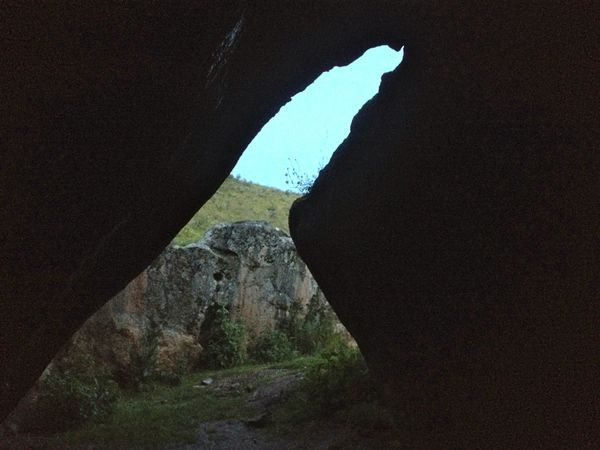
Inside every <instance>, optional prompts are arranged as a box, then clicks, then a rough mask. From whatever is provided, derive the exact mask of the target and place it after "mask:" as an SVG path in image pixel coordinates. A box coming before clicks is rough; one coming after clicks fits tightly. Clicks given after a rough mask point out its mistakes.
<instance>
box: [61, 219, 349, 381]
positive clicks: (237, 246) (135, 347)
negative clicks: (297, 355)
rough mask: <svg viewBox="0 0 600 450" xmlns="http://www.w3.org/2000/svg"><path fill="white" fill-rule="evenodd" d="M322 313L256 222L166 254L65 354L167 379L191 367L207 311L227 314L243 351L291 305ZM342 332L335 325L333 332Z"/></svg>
mask: <svg viewBox="0 0 600 450" xmlns="http://www.w3.org/2000/svg"><path fill="white" fill-rule="evenodd" d="M312 298H316V299H317V301H318V302H319V303H320V304H323V305H327V301H326V299H325V297H324V296H323V294H322V292H321V290H320V289H319V286H318V285H317V283H316V282H315V281H314V278H313V277H312V275H311V273H310V271H309V270H308V269H307V268H306V265H305V264H304V262H303V261H302V260H301V259H300V258H299V257H298V254H297V252H296V248H295V246H294V243H293V242H292V239H291V238H290V237H289V236H288V235H287V234H286V233H285V232H284V231H282V230H279V229H277V228H274V227H273V226H272V225H270V224H269V223H267V222H263V221H245V222H236V223H233V224H221V225H217V226H215V227H213V228H211V229H210V230H208V231H207V232H206V234H205V235H204V237H203V238H202V239H201V240H200V241H198V242H197V243H194V244H190V245H188V246H185V247H179V246H174V247H168V248H167V249H166V250H165V251H164V252H163V253H162V254H161V255H160V256H159V257H158V258H157V259H156V260H155V261H154V262H153V263H152V264H151V265H150V266H149V267H148V268H147V269H146V270H144V272H142V273H141V274H140V275H139V276H138V277H137V278H135V279H134V280H133V281H132V282H131V283H129V285H127V287H126V288H125V289H124V290H123V291H121V292H120V293H119V294H118V295H117V296H115V298H113V299H112V300H111V301H109V302H108V303H107V304H106V305H104V306H103V307H102V308H101V309H100V311H98V312H97V313H96V314H94V315H93V316H92V317H91V318H90V319H89V320H88V321H87V322H86V323H85V324H84V325H83V327H82V328H81V329H80V330H78V331H77V333H76V334H75V335H74V337H73V338H72V344H71V348H70V349H69V350H66V351H64V352H63V355H62V356H61V357H62V358H69V353H70V352H85V353H88V354H92V355H94V356H95V358H96V359H97V361H99V362H101V363H102V365H104V366H106V367H109V368H111V370H112V371H113V372H114V373H116V372H119V371H121V372H125V373H126V372H128V371H129V370H130V369H131V365H132V364H133V363H132V361H131V358H132V357H134V356H135V357H140V355H146V354H148V355H150V354H151V357H152V362H151V367H149V370H153V371H156V372H158V373H164V374H170V373H177V372H180V371H182V370H183V371H187V370H188V369H191V368H194V367H196V366H197V364H198V360H199V357H200V355H201V352H202V346H201V344H200V342H199V339H200V332H201V326H202V322H203V320H204V317H205V312H206V309H207V307H208V306H209V305H210V304H211V303H213V302H218V303H221V304H224V305H226V306H228V307H229V308H230V310H231V316H232V319H233V320H235V321H241V322H242V323H243V324H244V327H245V330H246V333H247V336H248V339H249V341H248V344H251V343H252V341H253V340H254V339H255V338H256V337H257V336H259V335H260V334H262V333H263V332H265V331H268V330H273V329H275V328H277V327H278V326H281V325H284V324H285V321H286V320H287V319H288V317H289V313H288V311H289V309H290V306H291V305H292V303H297V304H298V305H299V306H300V310H301V311H304V310H305V309H306V307H307V305H308V303H309V302H310V300H311V299H312ZM338 327H341V328H342V329H343V326H342V325H341V324H339V325H338Z"/></svg>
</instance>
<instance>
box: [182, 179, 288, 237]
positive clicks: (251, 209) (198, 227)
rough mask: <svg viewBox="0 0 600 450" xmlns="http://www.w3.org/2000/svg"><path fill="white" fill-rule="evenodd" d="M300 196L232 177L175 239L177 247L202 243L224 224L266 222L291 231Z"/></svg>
mask: <svg viewBox="0 0 600 450" xmlns="http://www.w3.org/2000/svg"><path fill="white" fill-rule="evenodd" d="M298 197H299V195H298V194H295V193H291V192H283V191H280V190H278V189H273V188H269V187H265V186H261V185H259V184H255V183H250V182H248V181H243V180H240V179H237V178H234V177H232V176H229V177H228V178H227V179H226V180H225V182H224V183H223V185H222V186H221V187H220V188H219V190H218V191H217V192H216V193H215V195H214V196H213V197H212V198H211V199H210V200H209V201H208V202H206V204H205V205H204V206H203V207H202V209H201V210H200V211H198V212H197V213H196V214H195V215H194V217H192V219H191V220H190V221H189V222H188V223H187V225H186V226H185V227H183V229H182V230H181V231H180V232H179V234H178V235H177V236H176V237H175V239H174V240H173V242H174V243H175V244H177V245H187V244H189V243H192V242H196V241H198V240H199V239H200V238H201V237H202V235H203V234H204V233H205V232H206V230H208V229H209V228H211V227H213V226H214V225H217V224H219V223H223V222H237V221H240V220H266V221H268V222H270V223H272V224H273V225H274V226H276V227H278V228H281V229H282V230H285V231H286V232H289V230H288V214H289V209H290V206H291V205H292V203H293V202H294V200H296V199H297V198H298Z"/></svg>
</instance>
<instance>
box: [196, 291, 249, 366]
mask: <svg viewBox="0 0 600 450" xmlns="http://www.w3.org/2000/svg"><path fill="white" fill-rule="evenodd" d="M200 343H201V344H202V347H204V351H203V352H202V363H203V364H204V366H205V367H208V368H211V369H225V368H229V367H234V366H238V365H240V364H243V363H244V362H246V333H245V328H244V325H243V324H241V323H236V322H234V321H233V320H231V314H230V311H229V310H228V309H227V307H226V306H225V305H222V304H220V303H217V302H215V303H213V304H211V305H210V306H209V307H208V308H207V310H206V317H205V318H204V321H203V322H202V326H201V329H200Z"/></svg>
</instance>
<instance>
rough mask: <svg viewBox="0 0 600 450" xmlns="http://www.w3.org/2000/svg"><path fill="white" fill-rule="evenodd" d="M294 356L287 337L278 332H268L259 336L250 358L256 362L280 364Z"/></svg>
mask: <svg viewBox="0 0 600 450" xmlns="http://www.w3.org/2000/svg"><path fill="white" fill-rule="evenodd" d="M295 355H296V352H295V351H294V347H293V345H292V342H291V341H290V339H289V338H288V335H287V334H286V333H284V332H283V331H280V330H270V331H267V332H265V333H263V334H261V335H260V336H259V338H258V339H257V341H256V343H255V345H254V347H253V348H252V349H251V352H250V356H251V358H252V359H253V360H254V361H256V362H281V361H287V360H289V359H292V358H293V357H294V356H295Z"/></svg>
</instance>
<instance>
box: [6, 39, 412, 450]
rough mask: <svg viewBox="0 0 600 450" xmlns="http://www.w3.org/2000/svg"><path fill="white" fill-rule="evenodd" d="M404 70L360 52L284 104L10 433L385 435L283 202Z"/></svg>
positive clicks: (201, 440)
mask: <svg viewBox="0 0 600 450" xmlns="http://www.w3.org/2000/svg"><path fill="white" fill-rule="evenodd" d="M402 56H403V53H402V50H400V51H398V52H396V51H394V50H392V49H391V48H389V47H387V46H382V47H376V48H373V49H370V50H368V51H366V52H365V53H364V54H363V55H362V56H361V57H360V58H358V59H357V60H355V61H354V62H353V63H351V64H349V65H348V66H345V67H336V68H333V69H332V70H330V71H328V72H326V73H323V74H322V75H321V76H320V77H318V78H317V79H316V80H315V81H314V82H313V83H312V84H311V85H310V86H308V87H307V88H306V89H305V90H304V91H303V92H300V93H298V94H297V95H295V96H294V97H293V98H292V99H291V100H290V102H288V103H287V104H286V105H284V106H283V107H282V108H281V110H280V112H279V113H278V114H277V115H276V116H274V117H273V118H272V119H271V120H270V121H269V122H268V123H267V124H266V125H265V126H264V127H263V129H262V130H261V132H260V133H259V134H258V135H257V136H256V138H255V139H254V140H253V141H252V143H251V144H250V145H249V146H248V148H247V149H246V151H245V152H244V154H243V156H242V157H241V159H240V160H239V162H238V164H237V165H236V167H235V168H234V170H233V172H232V176H230V177H229V178H228V179H227V180H226V181H225V183H224V184H223V186H222V187H221V188H220V189H219V191H217V193H215V195H214V196H213V198H212V199H211V200H210V201H209V202H208V203H206V204H205V205H204V207H203V208H202V209H201V210H200V211H199V212H198V213H197V214H196V215H195V216H194V218H192V220H191V221H190V222H189V223H188V224H187V225H186V226H185V227H184V228H183V229H182V230H181V232H180V233H179V234H178V236H177V237H176V238H175V240H174V243H175V244H178V245H175V246H171V247H169V248H167V249H166V250H165V251H164V252H163V254H161V255H160V256H159V257H158V258H157V260H155V261H154V262H153V263H152V264H151V265H150V266H149V267H148V268H147V269H146V270H145V271H144V272H143V273H142V274H141V275H140V276H138V277H137V278H136V279H134V280H133V281H132V282H131V283H129V285H128V286H127V287H126V288H125V289H124V290H123V291H122V292H121V293H119V294H118V295H117V296H116V297H114V298H113V299H112V300H111V301H109V302H108V303H107V305H105V306H104V307H103V308H102V309H101V310H100V311H99V312H98V313H97V314H95V315H94V316H92V317H91V318H90V319H89V320H88V321H87V322H86V324H85V325H84V326H83V327H82V329H80V330H79V331H78V332H77V334H76V335H75V336H74V338H73V339H72V340H71V341H70V343H69V344H68V345H67V346H66V347H65V348H64V349H63V350H62V351H61V353H60V354H59V355H58V356H57V358H55V360H54V361H53V362H52V364H51V365H50V366H49V369H47V371H46V374H45V378H44V381H43V382H40V383H39V384H38V386H37V387H36V388H35V389H34V390H33V391H32V393H31V395H32V397H31V398H26V399H25V403H24V407H23V408H22V409H21V411H24V413H23V417H20V416H18V414H17V416H13V418H12V419H11V420H13V422H11V423H18V426H19V427H21V429H22V430H24V431H27V427H31V428H32V429H33V430H36V427H39V426H40V424H41V425H42V426H43V427H44V426H45V427H47V429H45V430H42V431H43V432H48V431H50V432H55V431H57V430H59V431H63V430H65V429H66V430H76V431H69V432H67V433H63V434H58V435H57V436H56V442H58V446H62V447H73V446H86V445H89V444H92V445H100V446H105V447H111V448H114V447H119V448H129V447H131V448H140V447H141V448H162V447H169V445H171V444H173V443H178V444H179V443H181V442H184V443H185V442H187V443H190V444H195V445H196V447H194V448H238V447H240V445H241V446H242V447H244V444H242V443H248V447H247V448H259V447H260V448H274V447H275V446H277V447H280V448H298V447H308V448H310V447H312V446H314V445H317V444H319V443H320V441H322V440H323V439H325V438H324V436H328V437H327V439H330V438H331V437H334V438H336V435H335V433H337V435H338V436H337V437H338V438H340V439H343V438H344V437H345V433H347V432H349V430H351V429H352V428H353V427H355V426H358V425H357V424H355V423H354V422H353V421H359V422H360V426H364V424H365V422H364V420H365V416H369V420H371V421H372V420H373V417H374V418H375V420H382V421H384V422H385V421H386V420H387V418H386V416H385V415H383V416H381V411H379V410H376V411H375V414H372V413H373V412H374V410H373V405H372V404H371V403H369V401H370V399H372V394H373V393H372V386H371V385H370V382H369V381H368V379H367V378H366V366H365V364H364V361H363V360H362V357H361V355H360V352H359V351H358V349H357V347H356V344H355V343H354V341H353V339H352V336H350V334H349V333H348V332H347V331H346V330H345V328H344V327H343V326H342V324H341V323H340V322H339V320H338V319H337V317H336V316H335V313H334V312H333V310H332V309H331V307H330V306H329V304H328V303H327V301H326V299H325V297H324V296H323V293H322V292H321V290H320V289H319V287H318V285H317V284H316V282H315V281H314V279H313V278H312V276H311V275H310V272H309V271H308V270H307V269H306V267H305V266H304V263H303V262H302V261H301V259H300V258H299V256H298V255H297V253H296V251H295V248H294V245H293V242H292V241H291V238H289V236H287V234H285V232H287V227H288V226H287V215H288V211H289V207H290V205H291V203H292V202H293V201H294V200H295V199H297V198H298V197H299V196H300V195H302V194H304V193H306V192H307V191H308V190H309V189H310V186H311V184H312V182H313V181H314V179H315V178H316V176H317V174H318V171H319V170H320V169H322V168H323V167H324V166H325V165H326V164H327V162H328V161H329V159H330V157H331V154H332V153H333V151H334V150H335V149H336V148H337V147H338V146H339V144H340V143H341V142H342V141H343V140H344V139H345V138H346V137H347V136H348V134H349V131H350V124H351V121H352V119H353V117H354V115H355V114H356V113H357V112H358V110H359V109H360V108H361V107H362V105H363V104H364V103H366V102H367V101H368V100H369V99H370V98H372V97H373V96H374V95H375V94H376V93H377V91H378V87H379V83H380V78H381V76H382V74H383V73H385V72H389V71H391V70H393V69H395V68H396V67H397V66H398V65H399V64H400V62H401V60H402ZM233 222H238V223H233ZM267 222H271V223H272V224H274V226H271V225H269V224H268V223H267ZM222 223H225V224H223V225H217V224H222ZM207 230H210V231H209V232H208V233H206V234H205V232H206V231H207ZM202 236H204V238H203V239H202V241H200V242H199V243H197V242H198V241H199V240H200V238H202ZM190 244H191V245H190ZM302 380H306V383H305V382H304V381H302ZM301 383H305V384H301ZM299 386H302V389H299V388H298V387H299ZM28 395H29V394H28ZM35 396H37V397H35ZM119 397H120V398H119ZM117 399H118V400H117ZM115 400H116V402H115ZM29 401H30V403H28V402H29ZM36 402H37V403H36ZM115 405H116V406H115ZM28 408H30V409H28ZM32 410H33V420H32V421H31V423H29V422H28V420H29V419H30V417H31V414H30V413H31V411H32ZM339 411H342V412H343V413H344V414H347V416H346V418H345V419H343V421H344V423H346V428H344V427H343V426H342V427H340V426H339V423H338V424H334V423H329V422H327V424H326V425H321V426H320V429H319V430H318V431H319V433H317V434H313V433H312V432H311V425H310V423H311V422H310V421H311V420H312V419H313V418H317V417H322V416H323V414H329V413H331V414H333V413H334V412H335V413H338V412H339ZM90 418H91V419H93V420H89V419H90ZM306 420H308V422H305V421H306ZM273 424H275V425H273ZM371 425H373V426H381V425H382V423H379V422H373V423H372V424H371ZM348 426H349V427H348ZM265 427H268V428H271V429H274V428H278V429H279V430H280V431H281V430H284V431H285V430H288V431H289V432H290V433H292V431H291V430H294V431H293V433H292V434H293V437H292V438H290V436H287V437H285V438H272V437H269V434H268V433H267V434H265V433H262V432H261V431H260V430H262V429H263V428H265ZM327 427H329V428H327ZM37 431H40V430H39V428H38V429H37ZM271 431H273V430H271ZM332 433H333V434H332ZM270 439H275V440H274V441H271V440H270ZM282 439H283V440H282ZM307 439H308V440H307ZM311 439H312V440H311ZM257 442H258V444H257ZM275 442H276V443H277V444H278V445H275V444H274V443H275Z"/></svg>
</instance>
